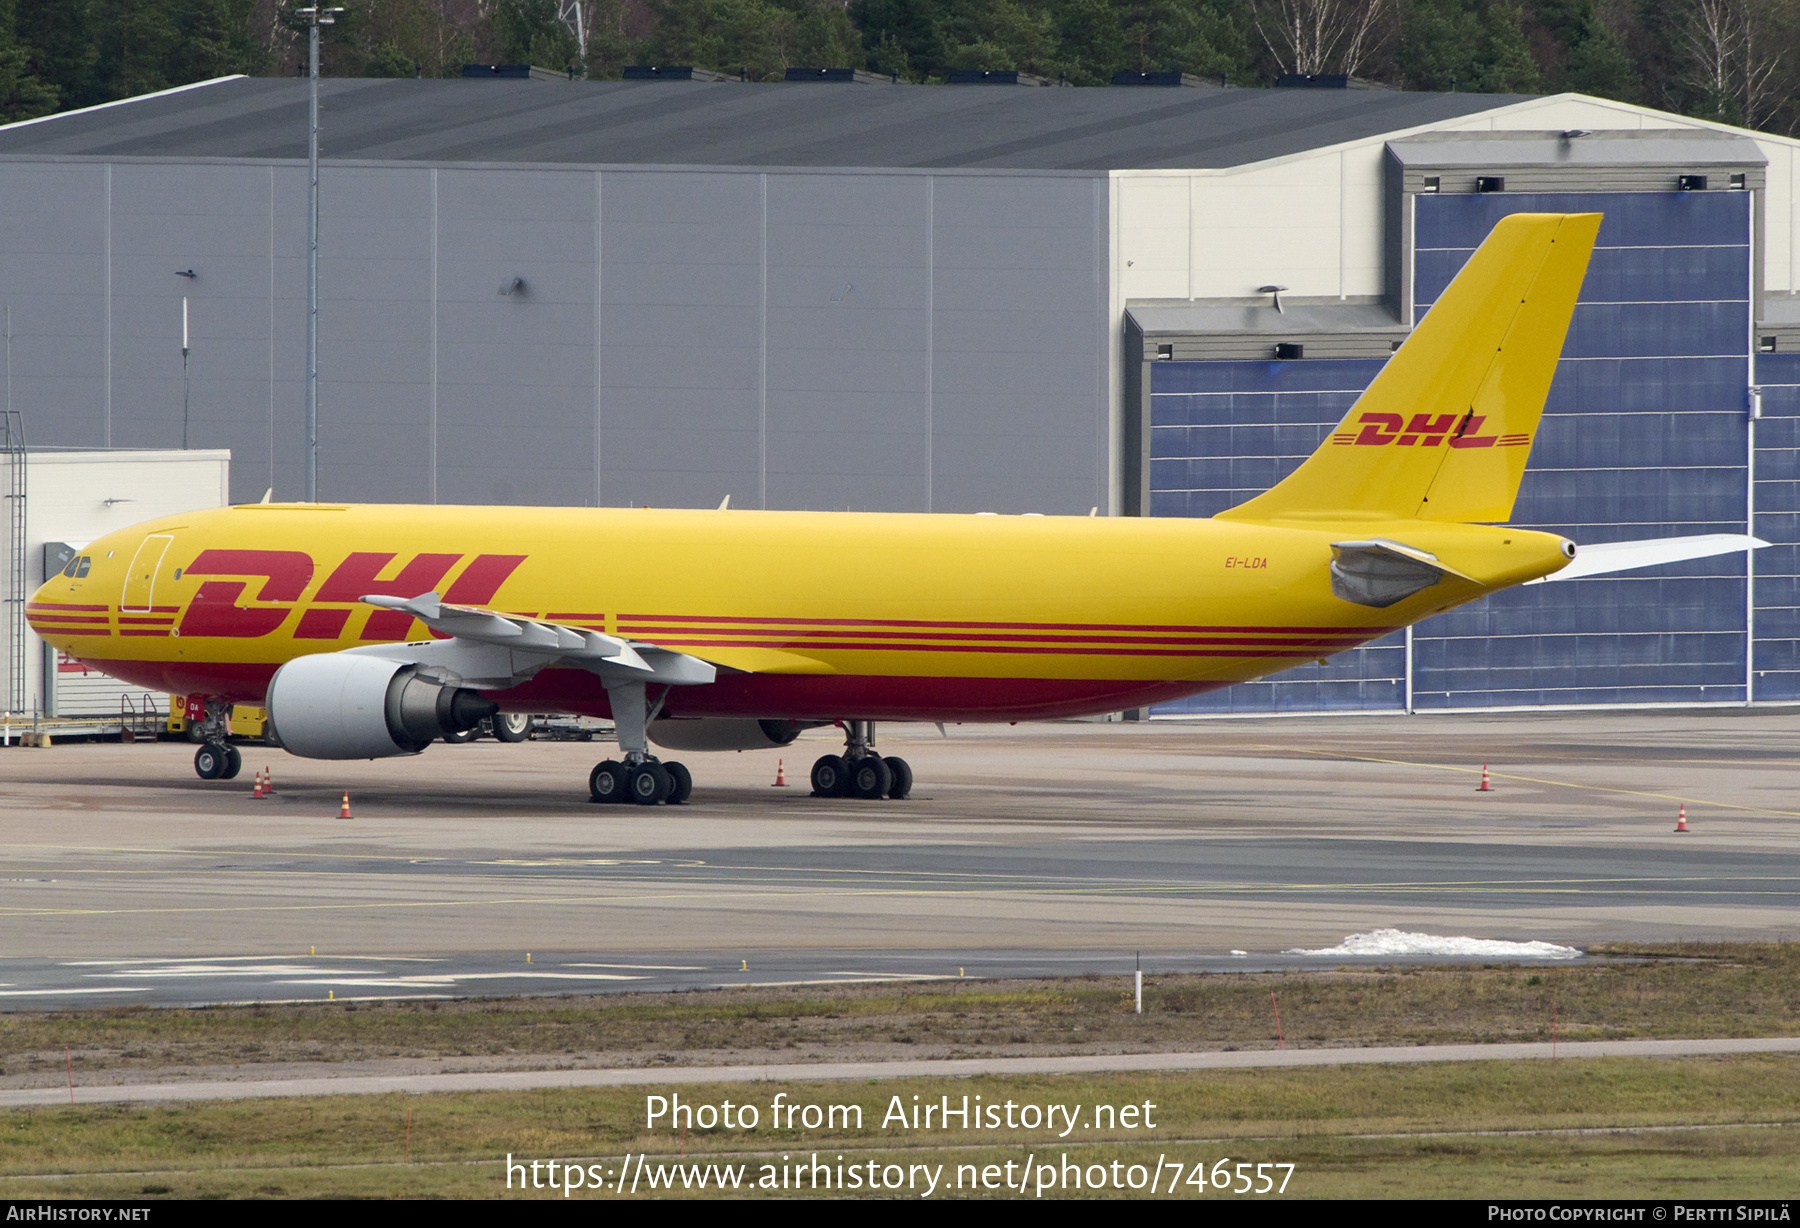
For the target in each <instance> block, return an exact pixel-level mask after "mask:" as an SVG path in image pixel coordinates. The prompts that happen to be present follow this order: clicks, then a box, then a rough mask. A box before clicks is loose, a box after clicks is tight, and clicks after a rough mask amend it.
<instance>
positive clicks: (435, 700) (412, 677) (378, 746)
mask: <svg viewBox="0 0 1800 1228" xmlns="http://www.w3.org/2000/svg"><path fill="white" fill-rule="evenodd" d="M267 705H268V710H269V723H270V724H272V725H273V726H274V727H275V731H276V736H277V738H278V739H279V740H280V742H281V745H282V746H283V747H284V748H286V749H287V750H290V751H292V752H293V753H294V754H296V755H299V756H301V757H302V758H306V759H382V758H386V757H387V756H389V755H416V754H418V753H419V752H420V751H422V750H424V749H425V748H426V747H427V746H429V745H431V743H432V742H434V741H436V740H437V739H438V738H441V737H443V736H444V735H445V734H447V733H460V732H462V731H463V730H465V729H473V728H474V727H475V726H476V725H478V724H480V723H481V721H482V719H483V718H485V717H489V716H492V715H494V713H496V712H498V711H499V710H500V706H499V705H498V704H496V703H494V702H493V701H491V700H487V699H483V698H482V697H481V695H480V694H479V693H477V692H475V691H471V690H469V689H468V688H466V687H452V686H445V685H444V684H443V683H441V682H434V681H432V680H431V679H430V678H427V677H425V676H423V675H421V674H420V673H419V667H418V666H417V665H409V664H406V663H404V662H400V661H388V660H383V659H382V658H381V657H365V656H360V655H358V654H356V653H348V652H324V653H318V654H315V655H313V656H310V657H300V658H298V659H296V660H293V661H289V662H288V663H287V664H286V665H284V666H282V667H281V668H280V669H278V670H276V671H275V677H274V679H273V680H271V681H270V683H269V697H268V700H267Z"/></svg>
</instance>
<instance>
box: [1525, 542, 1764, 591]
mask: <svg viewBox="0 0 1800 1228" xmlns="http://www.w3.org/2000/svg"><path fill="white" fill-rule="evenodd" d="M1768 544H1769V543H1768V542H1766V541H1763V540H1762V539H1761V538H1757V537H1751V536H1750V535H1749V534H1747V533H1700V534H1696V535H1695V536H1693V537H1659V538H1652V539H1650V540H1648V541H1637V542H1604V543H1602V544H1600V545H1598V546H1581V547H1579V548H1577V550H1576V551H1575V559H1574V561H1573V562H1571V563H1570V564H1569V565H1568V566H1567V567H1565V568H1563V569H1562V570H1561V571H1557V572H1552V573H1551V574H1550V575H1547V576H1544V577H1542V578H1541V579H1537V580H1527V581H1526V583H1527V584H1546V583H1548V582H1550V581H1552V580H1580V579H1583V578H1584V577H1587V576H1605V575H1611V574H1612V573H1613V572H1616V571H1635V570H1636V569H1637V568H1639V567H1655V566H1656V565H1657V564H1659V563H1683V562H1686V561H1687V560H1689V559H1708V558H1711V557H1713V556H1714V555H1716V554H1736V553H1737V552H1738V551H1740V550H1758V549H1761V548H1762V547H1763V546H1766V545H1768Z"/></svg>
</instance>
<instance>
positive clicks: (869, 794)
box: [850, 755, 894, 802]
mask: <svg viewBox="0 0 1800 1228" xmlns="http://www.w3.org/2000/svg"><path fill="white" fill-rule="evenodd" d="M893 784H894V773H893V772H892V771H891V770H890V769H889V768H888V765H887V761H886V760H885V759H882V758H881V757H880V756H878V755H864V756H863V757H862V758H861V759H858V760H856V761H855V762H854V763H852V764H851V765H850V792H851V794H852V795H853V796H856V797H860V798H862V799H863V800H864V801H868V802H877V801H880V800H881V799H882V798H884V797H886V796H887V792H888V790H889V789H890V788H892V787H893Z"/></svg>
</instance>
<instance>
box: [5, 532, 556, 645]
mask: <svg viewBox="0 0 1800 1228" xmlns="http://www.w3.org/2000/svg"><path fill="white" fill-rule="evenodd" d="M398 557H399V556H398V555H397V554H394V553H387V552H381V551H358V552H356V553H354V554H351V555H350V556H349V557H348V558H346V559H345V560H344V561H343V562H341V563H339V564H338V565H337V567H336V568H334V569H333V570H332V572H331V574H330V575H328V576H326V577H325V579H324V580H323V581H322V582H321V583H320V584H319V587H318V591H316V592H314V593H313V594H312V595H311V596H310V597H308V596H307V589H308V588H309V587H310V586H311V584H312V581H313V575H314V571H315V568H316V565H315V564H314V561H313V557H312V556H311V555H310V554H307V553H305V552H303V551H299V550H202V551H201V552H200V554H199V556H198V557H197V558H195V560H194V561H193V562H192V563H191V564H189V565H188V566H187V567H185V568H182V569H181V570H180V572H179V573H178V574H179V575H180V576H181V577H183V578H186V577H190V576H196V577H197V576H205V577H229V578H220V579H212V578H209V579H207V580H205V581H204V582H203V583H202V584H201V585H200V589H199V591H198V592H196V593H195V594H194V597H193V600H192V601H190V602H189V603H188V606H187V612H186V613H185V614H183V613H182V612H181V607H180V606H179V605H152V604H150V599H149V593H150V592H151V591H152V590H150V589H148V588H146V590H145V592H144V595H143V600H142V602H141V604H137V603H127V604H125V605H122V606H121V607H120V616H119V628H118V632H117V633H118V634H119V635H121V636H170V635H174V636H190V635H199V636H217V637H221V638H226V639H256V638H259V637H261V636H265V635H272V634H274V633H275V632H276V631H278V630H280V629H281V627H282V625H283V624H284V623H286V622H287V620H288V616H289V615H291V614H292V613H293V612H294V611H295V609H297V608H301V607H302V606H304V609H303V610H302V612H301V615H300V619H299V621H298V623H297V624H296V625H295V627H294V629H293V638H294V639H297V640H336V639H342V638H343V637H344V634H345V627H346V626H347V625H348V623H349V621H350V616H351V615H352V614H355V613H357V612H358V610H359V608H360V603H361V601H362V598H363V597H365V596H383V597H417V596H418V595H419V594H421V593H427V592H432V591H433V590H440V589H441V588H442V585H443V583H444V580H445V578H446V577H448V576H449V575H450V573H451V572H452V571H454V570H455V569H456V565H457V564H458V563H460V562H462V561H463V559H464V558H466V557H467V556H466V555H462V554H420V555H416V556H414V557H413V558H412V559H411V560H410V561H409V562H407V563H406V564H405V566H403V567H401V568H400V569H399V570H398V571H397V572H394V573H393V574H392V575H387V576H385V577H384V575H383V573H384V572H388V571H390V570H391V564H392V563H393V561H394V560H395V559H396V558H398ZM526 557H527V556H526V555H523V554H480V555H476V556H475V558H474V559H473V560H472V561H471V562H470V563H469V564H468V565H467V566H465V567H464V568H463V569H462V570H461V572H459V573H458V574H457V575H456V578H455V579H454V580H453V581H452V582H451V584H450V586H449V588H448V590H444V600H445V601H448V602H452V603H454V604H457V605H477V606H484V605H486V604H487V603H488V602H490V601H492V600H493V599H494V595H495V594H496V593H498V592H499V591H500V586H501V585H502V584H504V583H505V582H506V580H507V578H508V577H510V576H511V575H512V574H513V572H514V571H516V570H517V569H518V567H519V565H520V564H521V563H523V562H524V561H525V559H526ZM257 580H261V581H262V583H261V584H260V585H256V587H255V593H254V594H253V595H251V596H249V597H248V598H246V596H245V590H246V589H249V588H250V587H251V586H252V584H253V583H254V582H255V581H257ZM170 582H171V579H170V578H164V577H161V576H158V577H157V578H156V580H155V584H157V585H159V586H160V585H164V584H168V583H170ZM245 601H249V602H251V603H253V604H240V603H243V602H245ZM72 611H79V612H78V613H72ZM27 614H28V617H29V619H30V621H31V623H32V626H33V628H34V629H36V630H37V631H38V632H39V633H40V634H43V633H45V632H49V631H55V632H61V633H65V634H68V633H76V634H87V635H107V634H111V630H110V628H109V626H108V625H107V624H108V623H109V622H110V607H108V606H79V607H76V606H61V605H47V604H39V603H34V604H33V605H32V606H31V607H29V608H28V611H27ZM178 619H179V621H178ZM412 624H413V617H412V615H410V614H404V613H401V612H400V611H398V610H373V611H370V612H369V615H368V618H367V619H366V620H365V621H364V623H363V626H362V630H361V631H360V633H358V636H357V638H358V639H362V640H374V641H392V640H403V639H405V638H407V634H408V632H409V631H411V630H412Z"/></svg>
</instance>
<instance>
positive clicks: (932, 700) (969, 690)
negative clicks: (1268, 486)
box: [87, 659, 1229, 721]
mask: <svg viewBox="0 0 1800 1228" xmlns="http://www.w3.org/2000/svg"><path fill="white" fill-rule="evenodd" d="M87 663H88V665H89V666H90V667H92V668H93V669H95V670H96V671H99V672H102V673H106V674H110V675H111V676H113V677H115V678H120V679H123V680H124V681H126V682H131V683H135V684H137V685H138V686H143V687H149V688H150V689H152V690H159V691H164V692H167V693H169V694H172V695H210V696H215V697H217V698H219V699H228V700H232V701H234V702H238V703H261V702H262V701H263V697H264V695H265V694H266V693H267V691H268V688H269V679H270V678H271V677H273V676H274V673H275V671H276V669H277V668H279V666H277V665H273V664H222V663H210V664H203V663H199V662H188V661H96V660H92V659H89V660H88V662H87ZM1226 685H1229V684H1227V683H1223V682H1160V681H1134V680H1130V679H1118V678H1074V679H1068V678H917V677H907V678H885V677H878V676H873V675H867V674H863V675H821V674H726V675H723V676H721V677H720V678H719V680H718V681H717V682H714V683H712V684H711V685H708V686H687V687H671V688H669V695H668V700H667V702H666V703H665V704H664V707H663V712H664V714H665V715H668V716H753V717H795V718H801V719H818V720H834V719H838V718H842V717H854V718H856V719H859V720H919V721H931V720H967V721H1014V720H1039V719H1051V718H1056V717H1065V716H1083V715H1086V714H1089V713H1093V712H1106V711H1118V710H1120V709H1124V708H1141V707H1146V706H1148V705H1150V704H1158V703H1167V702H1169V701H1170V700H1175V699H1180V698H1182V697H1183V696H1186V695H1198V694H1200V693H1202V692H1204V691H1215V690H1218V689H1219V688H1220V687H1223V686H1226ZM488 694H489V696H490V698H493V699H496V700H498V701H499V702H500V703H501V705H502V706H503V707H504V708H505V709H506V710H507V711H511V712H566V713H569V714H571V715H576V716H597V717H609V716H611V715H612V710H611V708H609V707H608V706H607V701H606V688H605V687H604V686H603V685H602V684H601V682H600V680H599V679H598V678H596V677H595V676H594V675H592V674H590V673H588V672H587V671H585V670H577V669H547V670H545V671H543V672H542V673H540V674H539V675H538V676H537V677H535V678H533V679H532V680H531V681H530V682H528V683H526V684H525V685H523V686H520V687H515V688H513V689H512V690H510V691H499V692H489V693H488Z"/></svg>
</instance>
